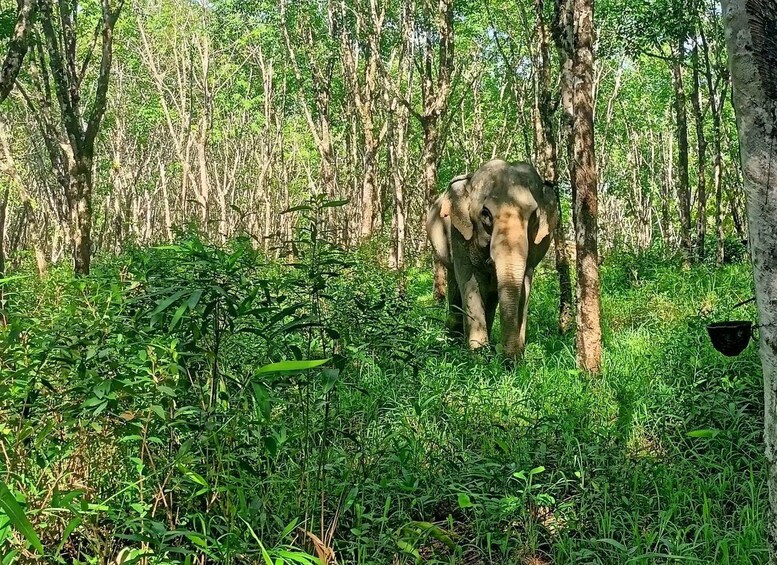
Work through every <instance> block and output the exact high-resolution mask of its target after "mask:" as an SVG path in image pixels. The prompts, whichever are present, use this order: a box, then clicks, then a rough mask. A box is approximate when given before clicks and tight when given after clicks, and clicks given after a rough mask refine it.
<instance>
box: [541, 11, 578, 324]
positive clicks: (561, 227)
mask: <svg viewBox="0 0 777 565" xmlns="http://www.w3.org/2000/svg"><path fill="white" fill-rule="evenodd" d="M534 13H535V19H536V22H537V25H536V33H537V54H538V60H537V78H536V80H535V88H536V93H535V97H534V100H535V104H534V115H535V119H534V124H535V127H534V133H535V148H536V152H537V155H538V159H537V165H538V166H539V170H540V174H541V175H542V176H543V178H544V179H545V181H546V182H548V183H550V184H552V185H553V188H554V190H555V192H556V202H557V203H558V214H559V221H558V224H557V225H556V227H555V229H554V230H553V247H554V250H555V259H556V272H557V273H558V282H559V290H560V293H559V310H558V327H559V331H560V332H561V334H565V333H567V331H569V328H570V326H571V325H572V280H571V276H570V269H569V256H568V255H567V246H566V237H565V231H566V230H565V224H564V216H563V212H562V207H561V195H560V193H559V189H558V148H557V147H556V133H555V131H554V130H553V117H554V116H553V114H554V108H555V107H556V106H557V105H558V101H555V102H554V101H552V93H551V84H550V64H551V60H550V52H549V46H548V43H549V41H548V25H547V23H546V21H545V8H544V0H535V2H534ZM565 87H567V85H566V83H563V86H562V88H565Z"/></svg>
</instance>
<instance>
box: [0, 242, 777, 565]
mask: <svg viewBox="0 0 777 565" xmlns="http://www.w3.org/2000/svg"><path fill="white" fill-rule="evenodd" d="M314 247H315V246H313V247H310V248H309V249H308V253H307V254H305V253H303V255H302V258H301V259H299V261H298V262H299V263H300V265H301V266H298V267H297V268H291V269H290V268H287V267H281V266H279V265H276V264H271V263H268V262H266V261H264V260H263V259H262V258H261V257H260V256H258V255H256V254H254V253H253V252H248V251H245V249H243V250H242V251H240V249H241V248H240V246H239V245H238V246H236V247H234V248H231V249H230V250H227V251H226V252H223V253H222V252H217V251H216V250H212V249H210V248H203V250H201V251H196V252H195V251H192V248H184V249H178V250H138V251H135V252H133V253H131V254H129V255H127V256H124V257H121V258H119V259H117V260H113V261H111V262H108V263H103V264H101V265H100V267H99V268H98V272H97V273H96V274H95V275H94V276H93V277H92V278H91V279H89V280H88V281H82V282H73V281H71V280H70V279H69V277H68V276H67V275H66V274H65V270H64V269H60V270H57V271H56V272H55V273H54V274H53V276H52V277H51V278H50V279H49V280H48V281H45V282H43V283H41V282H37V281H35V280H34V279H25V280H23V281H15V282H12V283H9V285H10V290H11V291H12V294H11V297H10V307H9V309H8V310H9V317H10V318H11V320H12V323H11V326H10V327H9V328H7V329H6V330H4V333H3V330H0V339H3V340H4V341H3V344H4V345H3V347H4V351H3V357H2V360H0V371H2V373H3V377H2V378H1V379H0V442H2V447H3V451H2V454H0V471H2V474H0V476H2V477H3V480H4V481H6V482H7V484H9V486H10V487H12V488H13V490H14V491H15V492H16V493H17V495H18V497H19V498H20V499H22V501H23V502H24V503H25V506H26V510H27V513H28V515H29V517H30V519H31V521H32V523H33V525H34V526H35V528H36V529H37V530H38V532H39V534H40V537H41V540H42V541H43V544H44V546H45V548H46V556H45V557H43V558H41V559H42V562H57V561H59V562H67V563H72V562H80V563H89V562H98V561H96V560H98V559H99V558H104V557H106V556H114V557H115V556H116V555H117V554H118V552H119V551H121V550H122V548H131V549H133V550H135V551H136V554H139V553H137V552H138V550H142V549H147V550H149V553H148V554H147V557H148V558H149V562H152V563H178V562H180V563H184V562H186V560H187V558H188V559H191V556H192V555H194V554H197V555H209V556H210V560H211V562H224V563H259V562H262V561H261V560H262V559H263V557H262V553H261V549H260V546H259V542H261V544H262V545H263V546H264V547H265V548H266V551H267V553H268V555H273V556H276V557H277V556H280V557H281V558H283V556H284V555H286V560H287V562H290V563H291V562H295V561H294V559H299V560H301V559H303V557H302V555H304V553H303V552H306V553H308V554H311V555H316V551H315V547H314V545H313V544H311V541H310V540H311V538H310V537H309V536H307V535H306V534H305V533H304V532H305V530H307V531H309V532H312V533H313V534H315V535H316V536H318V537H319V538H322V539H323V540H324V542H326V544H328V545H330V546H331V547H332V548H333V549H334V552H335V553H336V555H337V557H338V560H339V562H340V563H365V564H366V563H412V562H414V561H415V560H417V559H422V560H423V561H424V562H427V563H504V564H517V563H524V562H525V563H570V564H577V563H607V564H623V563H645V564H654V563H686V562H690V563H742V564H749V563H766V561H767V559H766V542H765V525H764V519H765V513H766V482H765V481H766V479H765V469H764V466H765V461H764V457H763V445H762V435H761V434H762V428H763V421H762V410H763V392H762V379H761V375H760V369H759V365H758V358H757V351H756V347H755V346H754V345H752V344H751V346H750V347H749V348H748V349H747V350H746V351H745V352H744V353H743V354H742V355H741V356H739V357H736V358H726V357H723V356H721V355H720V354H718V353H717V352H715V351H714V350H713V349H712V348H711V346H710V345H709V342H708V340H707V338H706V333H705V330H704V324H705V323H706V321H708V320H711V319H722V318H723V317H725V316H726V315H727V313H728V308H730V306H731V305H733V304H735V303H737V302H739V301H740V300H742V299H744V298H747V297H749V296H750V295H751V294H752V283H751V273H750V270H749V266H747V265H746V264H733V265H726V266H724V267H722V268H715V267H711V266H699V267H694V268H692V269H683V268H682V267H681V266H679V264H677V263H676V262H675V261H663V260H662V259H661V258H660V256H655V255H650V254H647V255H645V256H640V257H637V256H633V255H628V254H618V255H613V256H611V257H610V258H608V260H607V261H606V262H605V264H604V266H603V270H602V280H603V324H604V374H603V375H602V376H601V377H598V378H591V377H588V376H586V375H583V374H581V373H580V372H578V371H577V370H576V369H575V364H574V336H573V335H568V336H560V335H558V333H557V331H556V324H555V321H556V320H555V316H556V314H555V312H556V307H557V282H556V280H555V278H554V272H553V271H552V269H551V268H550V266H549V265H550V263H549V262H547V264H544V266H543V268H541V269H540V272H539V273H538V275H537V282H536V285H535V291H534V294H533V296H532V300H531V304H530V313H529V318H530V320H529V330H528V342H529V343H528V346H527V349H526V354H525V357H524V359H523V360H522V361H521V362H520V363H518V364H517V365H516V366H514V367H510V366H508V365H506V364H505V363H504V362H503V360H502V359H501V358H500V357H499V356H498V355H497V354H496V353H495V352H494V351H493V350H489V351H485V352H476V353H471V352H468V351H465V350H463V349H462V348H461V346H460V345H459V344H457V343H452V342H450V341H449V340H448V338H447V337H445V332H444V330H443V323H442V321H443V319H444V312H443V310H442V309H441V308H440V307H438V306H437V305H435V304H434V302H433V300H432V297H431V276H430V274H429V273H428V272H427V271H426V270H425V269H419V270H411V271H409V272H408V273H407V274H406V276H403V277H397V276H396V275H393V274H391V273H388V272H385V271H383V270H381V268H379V267H377V266H375V261H373V260H372V259H371V258H369V257H364V256H361V255H342V254H338V253H337V252H336V251H334V250H331V249H328V248H325V247H315V251H314ZM235 249H237V251H235ZM330 260H331V261H341V262H342V264H341V265H339V266H338V267H337V268H328V267H326V265H331V264H334V263H331V262H330ZM327 273H329V274H327ZM316 277H319V279H320V282H321V284H320V285H316V284H313V283H311V282H310V281H311V280H313V279H315V278H316ZM259 281H262V282H261V283H260V282H259ZM206 283H207V285H211V286H218V287H219V288H221V289H222V292H223V293H222V294H218V292H217V291H213V296H214V297H218V296H222V297H223V296H228V297H231V298H229V300H228V299H227V298H223V302H219V304H221V306H218V307H214V308H216V309H215V310H211V311H210V312H208V311H207V306H205V303H206V302H207V300H210V299H208V298H207V297H208V296H211V295H210V294H208V293H207V292H206V293H205V294H203V297H202V298H200V303H199V304H197V305H196V307H195V308H193V309H185V308H184V310H185V311H184V312H183V313H182V314H181V315H180V316H179V319H178V321H177V322H176V323H173V321H174V318H175V313H174V312H175V310H177V304H178V303H179V302H181V301H186V300H188V299H189V297H190V296H191V291H192V289H196V288H199V287H202V286H203V285H205V284H206ZM198 285H199V286H198ZM257 287H258V288H260V290H259V291H257V295H256V297H254V298H253V299H252V302H251V305H252V306H251V307H252V308H254V309H264V311H248V313H246V312H245V311H244V312H242V313H241V312H239V311H238V310H239V308H237V307H236V306H235V310H234V312H232V311H230V309H229V308H230V307H229V304H230V303H233V306H234V305H235V304H237V305H238V306H239V305H240V304H241V303H246V301H247V298H246V297H247V296H248V295H250V291H251V289H252V288H257ZM177 288H183V289H187V290H186V292H185V293H184V294H183V295H182V298H181V299H180V300H179V301H178V302H175V303H173V304H172V305H171V306H169V308H167V309H163V310H162V311H161V312H158V313H157V316H156V317H157V319H156V320H155V323H154V324H153V325H152V324H151V323H150V322H151V321H152V318H151V317H150V314H151V313H152V312H155V311H158V310H159V308H160V304H162V303H163V302H164V298H165V297H167V296H171V295H173V293H174V289H177ZM208 288H210V287H208ZM219 300H222V298H218V299H217V298H213V302H214V303H215V302H218V301H219ZM230 300H232V302H230ZM295 303H296V304H298V307H297V309H296V310H293V311H289V312H288V313H287V314H286V315H285V316H281V318H280V319H279V320H276V321H275V322H272V323H271V320H273V316H274V315H275V314H277V313H278V312H279V311H281V310H282V309H283V308H284V307H289V305H293V304H295ZM218 308H220V309H221V310H219V309H218ZM246 308H248V306H246ZM249 310H250V309H249ZM741 310H743V311H737V316H738V317H743V316H744V317H749V318H751V319H752V317H753V316H754V311H753V310H752V309H751V310H747V309H746V308H743V309H741ZM214 312H215V313H214ZM219 312H222V313H223V314H219ZM219 316H221V317H219ZM214 320H221V322H218V323H219V324H221V326H222V329H221V330H220V331H222V333H221V334H219V335H221V337H220V338H219V339H220V346H219V349H218V353H217V354H214V344H215V337H214V336H215V335H216V333H214V332H213V331H212V330H213V325H212V323H213V321H214ZM311 320H312V322H313V325H305V323H309V322H311ZM203 321H207V323H203ZM295 321H296V322H297V325H296V326H295V325H294V324H295ZM306 321H307V322H306ZM300 322H301V323H300ZM319 324H320V325H319ZM281 325H285V329H283V331H278V332H276V333H275V334H273V335H274V337H272V339H265V338H264V337H262V336H261V335H259V334H260V333H261V332H255V333H252V332H251V331H243V330H245V328H264V329H263V330H262V331H265V333H267V332H269V331H270V330H269V329H268V328H270V329H272V328H276V329H282V328H279V327H280V326H281ZM214 355H215V357H216V358H218V359H219V365H218V377H217V379H216V382H215V385H214V382H213V379H212V375H213V365H212V361H213V358H214ZM294 357H299V358H331V359H332V361H330V363H329V364H328V365H327V366H328V367H330V369H328V370H326V371H323V372H321V371H319V370H312V371H308V372H300V373H292V374H288V373H286V374H276V375H275V376H270V377H261V378H260V377H257V376H252V375H254V372H255V370H256V369H257V368H258V367H260V366H262V365H264V364H266V363H269V362H272V361H279V360H281V359H291V358H294ZM214 391H215V392H214ZM213 394H215V396H213ZM101 406H104V407H103V408H102V409H100V407H101ZM692 432H695V433H692ZM689 434H690V435H689ZM695 436H700V437H695ZM160 492H162V493H164V497H162V496H160V495H159V493H160ZM76 519H77V520H78V522H77V523H76V525H75V526H74V527H73V529H72V531H70V532H67V530H68V525H69V524H72V523H73V521H74V520H76ZM2 524H3V521H2V518H0V553H2V552H5V553H6V554H8V553H9V552H11V551H20V553H19V556H22V555H24V554H25V552H27V555H28V556H29V555H32V553H31V551H32V550H31V549H29V548H26V546H25V542H24V539H23V538H22V537H21V536H20V535H19V534H18V532H16V531H14V530H12V529H10V528H8V527H7V525H6V526H3V525H2ZM248 526H250V528H249V527H248ZM327 529H330V531H331V533H332V535H331V537H327V536H326V532H327ZM65 533H68V537H67V539H66V540H64V541H63V535H64V534H65ZM60 544H61V546H60ZM283 551H289V552H291V553H290V554H284V553H283ZM187 552H191V554H190V555H189V557H187ZM292 554H293V555H292ZM190 562H191V561H190Z"/></svg>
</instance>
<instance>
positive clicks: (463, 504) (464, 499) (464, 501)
mask: <svg viewBox="0 0 777 565" xmlns="http://www.w3.org/2000/svg"><path fill="white" fill-rule="evenodd" d="M457 498H458V501H459V508H461V509H464V508H472V507H473V506H474V504H472V501H471V500H470V499H469V495H468V494H466V493H463V492H460V493H459V494H458V495H457Z"/></svg>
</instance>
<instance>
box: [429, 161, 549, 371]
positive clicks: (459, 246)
mask: <svg viewBox="0 0 777 565" xmlns="http://www.w3.org/2000/svg"><path fill="white" fill-rule="evenodd" d="M558 221H559V210H558V201H557V199H556V194H555V190H554V188H553V186H552V185H551V184H550V183H546V182H544V181H543V180H542V178H541V177H540V175H539V174H538V173H537V170H536V169H535V168H534V166H533V165H531V164H530V163H526V162H519V163H513V164H511V163H508V162H506V161H503V160H501V159H493V160H491V161H488V162H487V163H485V164H483V165H482V166H481V167H480V168H479V169H478V170H477V171H475V173H473V174H471V175H460V176H457V177H455V178H453V179H452V180H451V182H450V184H449V185H448V189H447V190H446V191H445V192H444V193H442V194H441V195H440V196H439V197H438V198H437V199H436V200H435V201H434V202H433V203H432V204H431V206H429V209H428V211H427V217H426V231H427V235H428V236H429V241H430V242H431V245H432V250H433V252H434V255H435V259H436V260H437V261H439V262H440V263H441V264H442V265H443V266H444V267H445V269H446V275H447V287H448V290H447V302H448V309H449V313H448V318H447V320H446V326H447V328H448V330H449V331H450V332H452V333H458V334H463V335H464V338H465V340H466V342H467V344H468V346H469V348H470V349H477V348H479V347H483V346H485V345H488V343H489V337H490V335H491V328H492V326H493V323H494V316H495V314H496V307H497V304H498V305H499V309H500V315H501V320H502V345H503V352H504V354H505V355H506V356H507V357H510V358H514V357H517V356H519V355H521V354H522V353H523V349H524V345H525V342H526V314H527V307H528V302H529V293H530V291H531V284H532V277H533V275H534V269H535V268H536V267H537V265H538V264H539V262H540V261H541V260H542V258H543V257H544V256H545V254H546V253H547V251H548V247H549V246H550V240H551V234H552V232H553V230H554V229H555V227H556V225H557V224H558Z"/></svg>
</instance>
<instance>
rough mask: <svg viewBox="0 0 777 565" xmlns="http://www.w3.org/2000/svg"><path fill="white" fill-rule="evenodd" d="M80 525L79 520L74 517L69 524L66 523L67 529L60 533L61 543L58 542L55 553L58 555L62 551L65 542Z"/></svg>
mask: <svg viewBox="0 0 777 565" xmlns="http://www.w3.org/2000/svg"><path fill="white" fill-rule="evenodd" d="M80 525H81V518H79V517H78V516H76V517H75V518H73V519H72V520H70V522H68V524H67V527H65V531H64V532H62V541H60V542H59V546H57V553H60V552H61V551H62V548H63V547H64V545H65V542H67V538H69V537H70V534H72V533H73V532H74V531H75V529H76V528H77V527H78V526H80Z"/></svg>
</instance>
